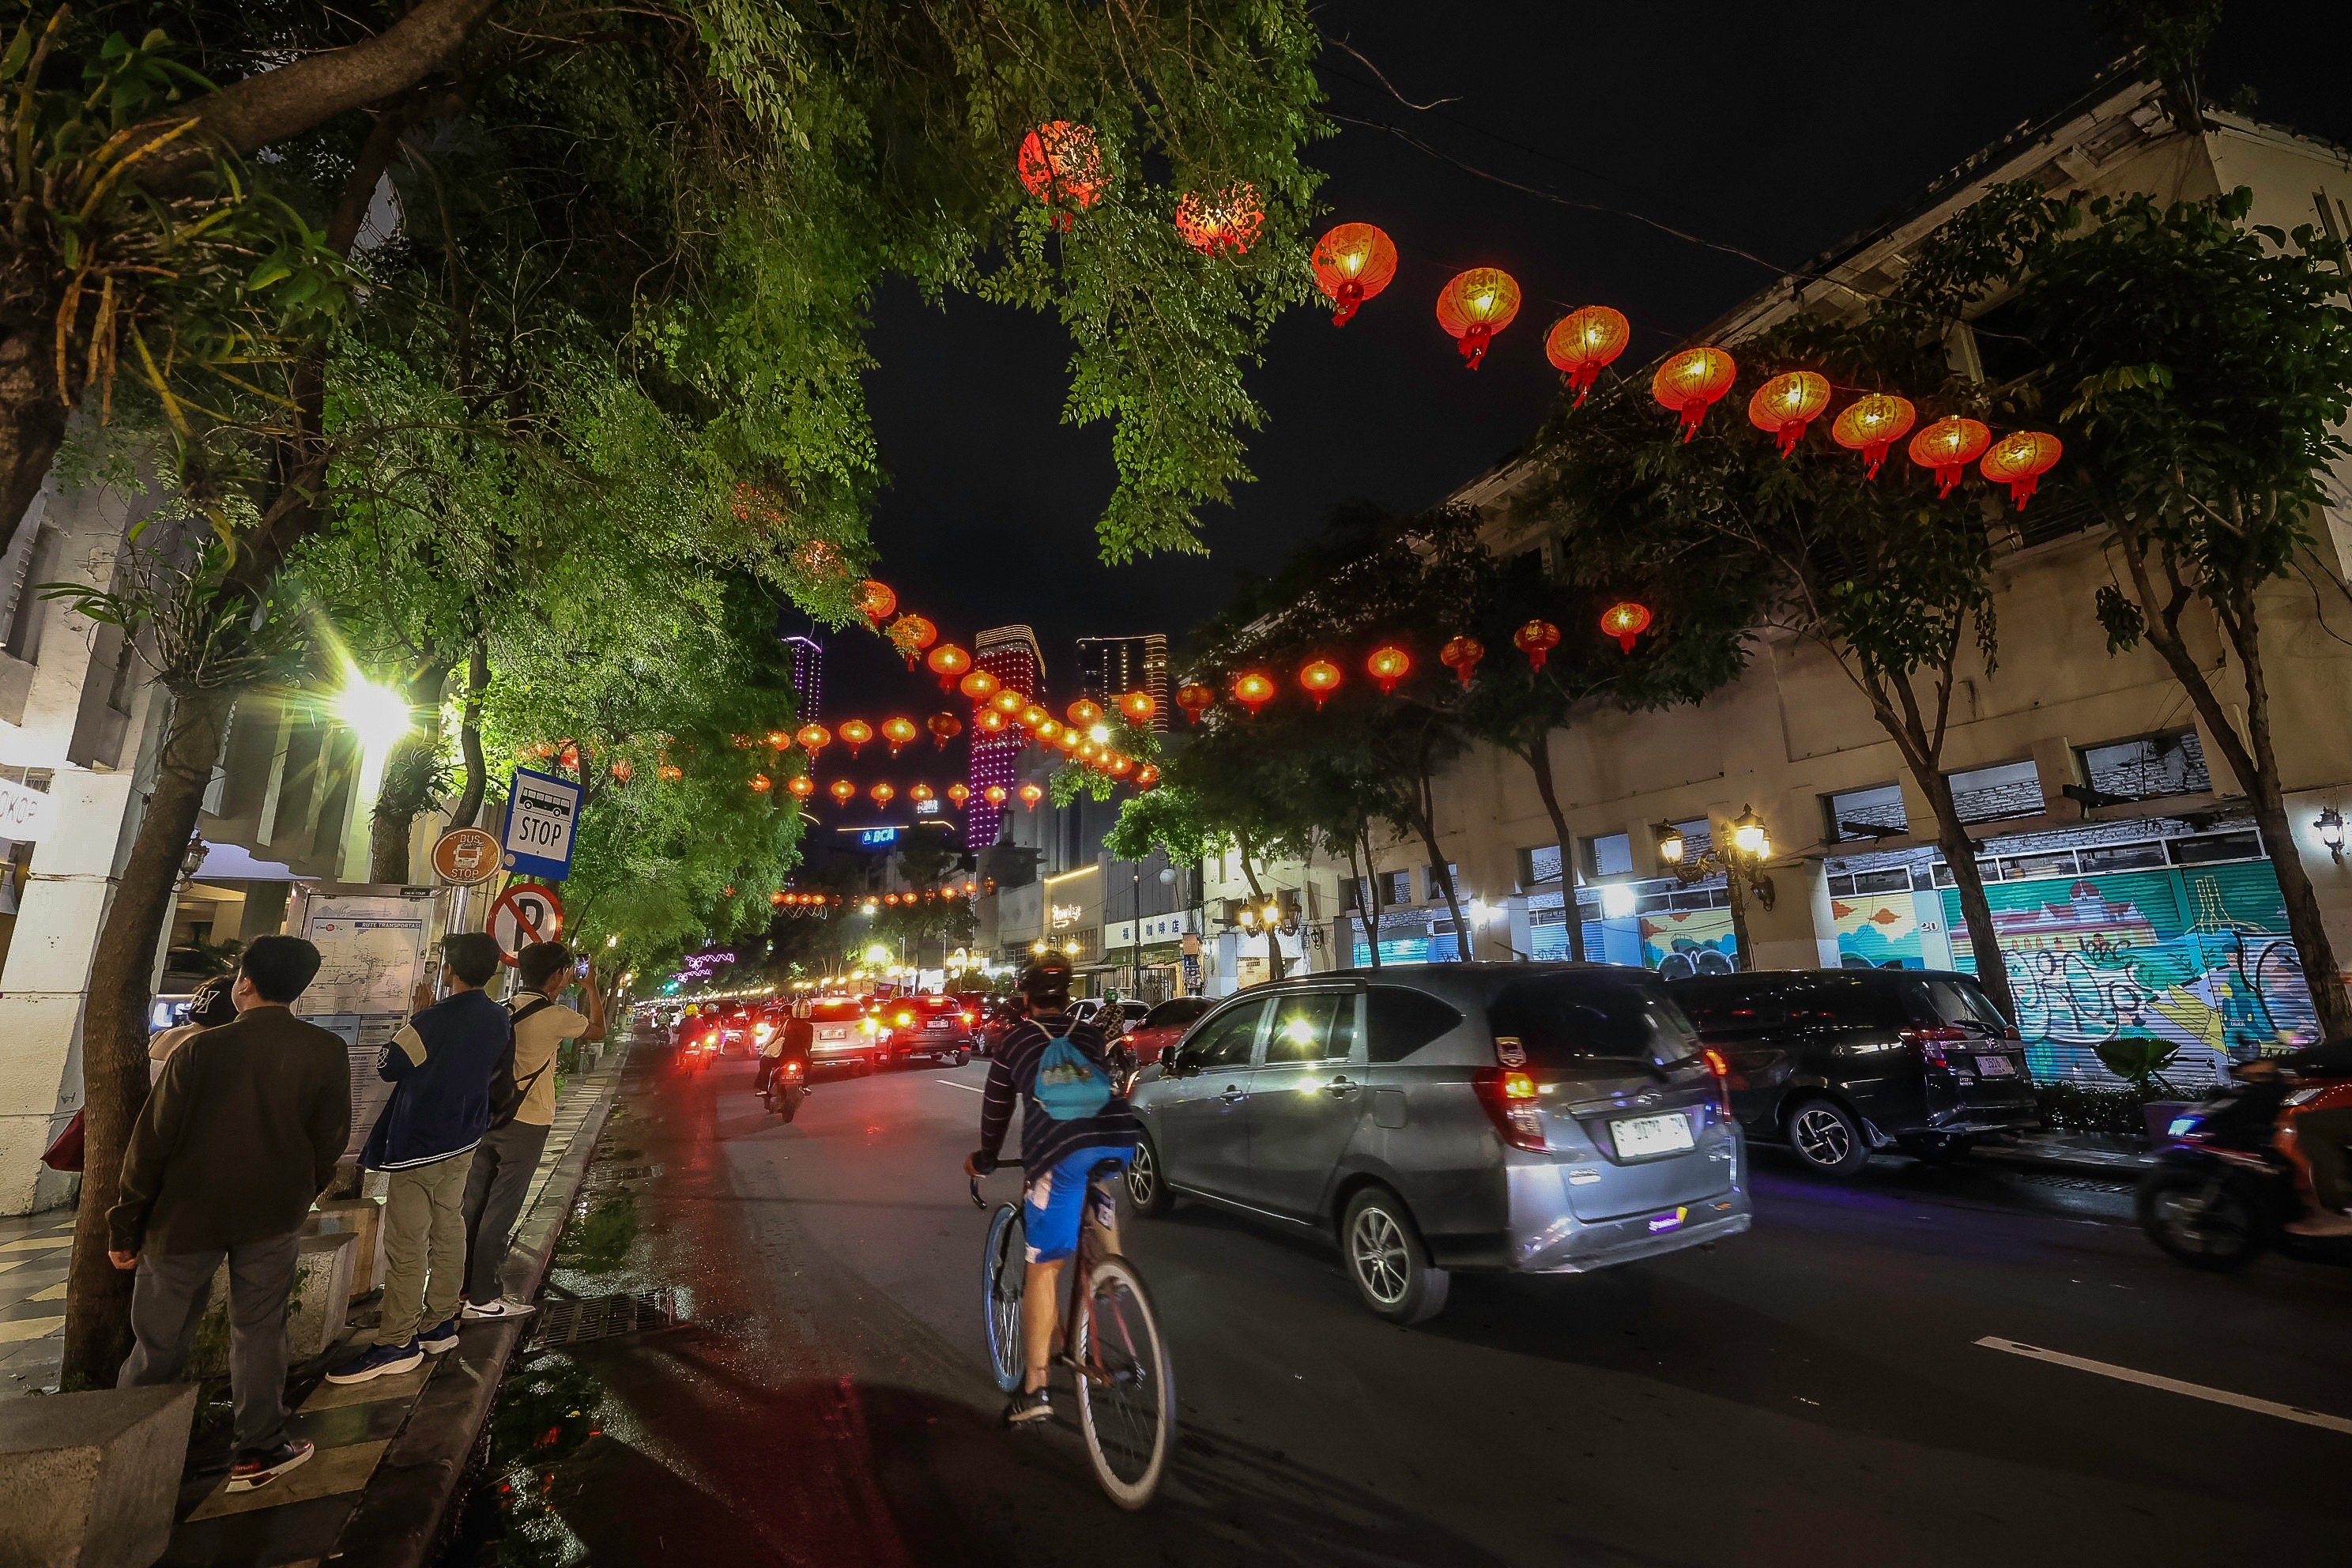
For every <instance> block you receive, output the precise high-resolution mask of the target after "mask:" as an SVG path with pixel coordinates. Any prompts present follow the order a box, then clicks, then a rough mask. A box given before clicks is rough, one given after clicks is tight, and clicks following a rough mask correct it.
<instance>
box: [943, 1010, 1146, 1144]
mask: <svg viewBox="0 0 2352 1568" xmlns="http://www.w3.org/2000/svg"><path fill="white" fill-rule="evenodd" d="M1042 1022H1043V1023H1044V1024H1047V1025H1050V1026H1053V1027H1055V1028H1059V1027H1060V1026H1062V1024H1063V1023H1064V1022H1065V1018H1064V1016H1060V1015H1050V1014H1049V1015H1047V1016H1046V1017H1045V1019H1044V1020H1043V1021H1042ZM1051 1039H1052V1037H1051V1036H1049V1035H1048V1034H1047V1033H1046V1030H1045V1027H1043V1026H1041V1020H1039V1019H1035V1018H1024V1019H1022V1020H1021V1022H1019V1023H1017V1024H1015V1025H1013V1027H1012V1028H1011V1029H1010V1030H1008V1031H1006V1033H1005V1036H1004V1039H1003V1043H1002V1044H1001V1045H999V1046H998V1047H996V1053H995V1055H993V1056H992V1057H991V1058H989V1062H988V1090H987V1096H986V1098H985V1099H983V1100H982V1101H981V1103H980V1147H981V1149H982V1152H984V1153H986V1154H987V1155H988V1156H989V1157H990V1158H991V1159H994V1158H995V1157H996V1155H997V1153H998V1152H999V1151H1000V1150H1002V1149H1003V1147H1004V1134H1005V1131H1006V1130H1007V1129H1008V1128H1010V1127H1011V1126H1012V1125H1013V1103H1014V1101H1016V1100H1018V1101H1019V1102H1020V1104H1021V1106H1022V1111H1021V1163H1022V1164H1023V1165H1024V1166H1025V1167H1027V1168H1028V1170H1029V1172H1030V1173H1032V1174H1035V1173H1040V1172H1043V1171H1044V1170H1045V1168H1046V1167H1047V1166H1049V1165H1054V1164H1056V1163H1060V1161H1061V1160H1062V1158H1063V1156H1065V1155H1067V1154H1074V1153H1076V1152H1078V1151H1079V1150H1081V1149H1102V1150H1107V1151H1114V1150H1115V1151H1125V1150H1129V1149H1132V1148H1134V1147H1135V1135H1136V1131H1137V1127H1136V1123H1135V1113H1134V1112H1133V1111H1131V1110H1128V1108H1127V1100H1126V1099H1125V1097H1123V1096H1121V1095H1119V1094H1118V1093H1113V1094H1112V1095H1111V1097H1110V1099H1109V1100H1106V1101H1105V1102H1104V1104H1103V1108H1102V1109H1101V1110H1097V1111H1096V1112H1095V1113H1094V1114H1093V1115H1092V1116H1086V1117H1080V1118H1078V1119H1077V1120H1076V1121H1055V1120H1054V1118H1053V1117H1052V1116H1051V1115H1049V1114H1047V1112H1046V1110H1045V1107H1044V1106H1042V1105H1040V1104H1038V1103H1037V1097H1036V1094H1035V1092H1034V1090H1035V1086H1036V1082H1037V1062H1038V1059H1039V1058H1042V1057H1043V1056H1044V1055H1045V1047H1046V1046H1047V1045H1048V1044H1049V1043H1051ZM1070 1044H1072V1045H1074V1046H1076V1047H1077V1048H1078V1049H1079V1050H1080V1051H1082V1052H1084V1053H1085V1054H1086V1055H1087V1057H1089V1058H1092V1059H1093V1061H1094V1062H1095V1064H1096V1065H1097V1066H1098V1067H1103V1071H1104V1074H1105V1076H1108V1074H1109V1071H1110V1069H1109V1068H1108V1067H1107V1066H1104V1056H1103V1033H1102V1031H1101V1030H1100V1029H1098V1028H1097V1027H1095V1026H1093V1025H1092V1024H1076V1025H1072V1026H1070Z"/></svg>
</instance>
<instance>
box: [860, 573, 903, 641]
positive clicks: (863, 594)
mask: <svg viewBox="0 0 2352 1568" xmlns="http://www.w3.org/2000/svg"><path fill="white" fill-rule="evenodd" d="M857 608H858V612H859V613H860V614H861V615H863V616H865V617H866V619H867V620H869V621H872V622H873V623H874V629H875V630H876V631H877V632H878V631H880V630H881V629H882V623H883V622H884V621H886V620H887V619H889V616H890V612H891V611H893V610H895V609H897V608H898V595H896V594H894V593H892V592H891V591H890V586H889V584H887V583H877V582H876V581H875V580H874V579H873V578H871V577H868V578H867V579H866V581H865V582H863V583H861V584H858V586H857Z"/></svg>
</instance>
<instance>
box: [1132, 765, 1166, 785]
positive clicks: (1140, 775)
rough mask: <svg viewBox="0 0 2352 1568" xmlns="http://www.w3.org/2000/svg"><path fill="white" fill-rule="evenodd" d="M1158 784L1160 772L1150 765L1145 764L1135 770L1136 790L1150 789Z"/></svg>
mask: <svg viewBox="0 0 2352 1568" xmlns="http://www.w3.org/2000/svg"><path fill="white" fill-rule="evenodd" d="M1159 782H1160V770H1159V769H1158V768H1155V767H1153V766H1152V765H1151V764H1150V763H1144V764H1143V765H1142V766H1141V767H1139V768H1138V769H1136V770H1135V787H1136V788H1138V789H1150V787H1151V786H1152V785H1153V784H1158V783H1159Z"/></svg>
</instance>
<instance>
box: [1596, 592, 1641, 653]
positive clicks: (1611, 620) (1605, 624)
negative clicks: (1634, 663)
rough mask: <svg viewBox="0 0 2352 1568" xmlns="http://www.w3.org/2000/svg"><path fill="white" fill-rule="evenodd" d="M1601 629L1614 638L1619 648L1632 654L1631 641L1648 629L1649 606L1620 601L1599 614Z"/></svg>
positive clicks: (1624, 600) (1628, 600) (1629, 600)
mask: <svg viewBox="0 0 2352 1568" xmlns="http://www.w3.org/2000/svg"><path fill="white" fill-rule="evenodd" d="M1649 629H1650V606H1649V605H1643V604H1639V603H1636V602H1635V601H1633V600H1632V599H1621V600H1620V601H1618V602H1617V603H1616V604H1613V605H1610V606H1609V607H1608V608H1607V609H1605V610H1603V611H1601V630H1602V631H1604V632H1606V633H1608V634H1609V635H1610V636H1611V637H1615V638H1616V639H1617V646H1618V647H1622V648H1623V649H1624V650H1625V651H1626V652H1627V653H1632V652H1633V639H1634V638H1635V637H1640V636H1641V635H1642V634H1643V632H1645V631H1648V630H1649Z"/></svg>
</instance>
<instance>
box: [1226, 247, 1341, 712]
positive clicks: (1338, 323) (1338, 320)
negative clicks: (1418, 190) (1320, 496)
mask: <svg viewBox="0 0 2352 1568" xmlns="http://www.w3.org/2000/svg"><path fill="white" fill-rule="evenodd" d="M1363 302H1364V286H1363V285H1362V284H1361V283H1359V282H1357V281H1356V280H1355V279H1352V278H1350V279H1348V280H1347V281H1346V282H1344V283H1342V284H1340V285H1339V314H1338V315H1336V316H1333V317H1332V318H1331V324H1332V325H1333V326H1335V327H1344V326H1346V325H1347V324H1348V322H1349V320H1350V319H1352V318H1353V317H1354V315H1355V313H1356V310H1357V307H1359V306H1360V305H1361V304H1363ZM1192 721H1193V722H1194V723H1196V724H1197V723H1199V722H1200V715H1198V714H1194V715H1193V718H1192Z"/></svg>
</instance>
